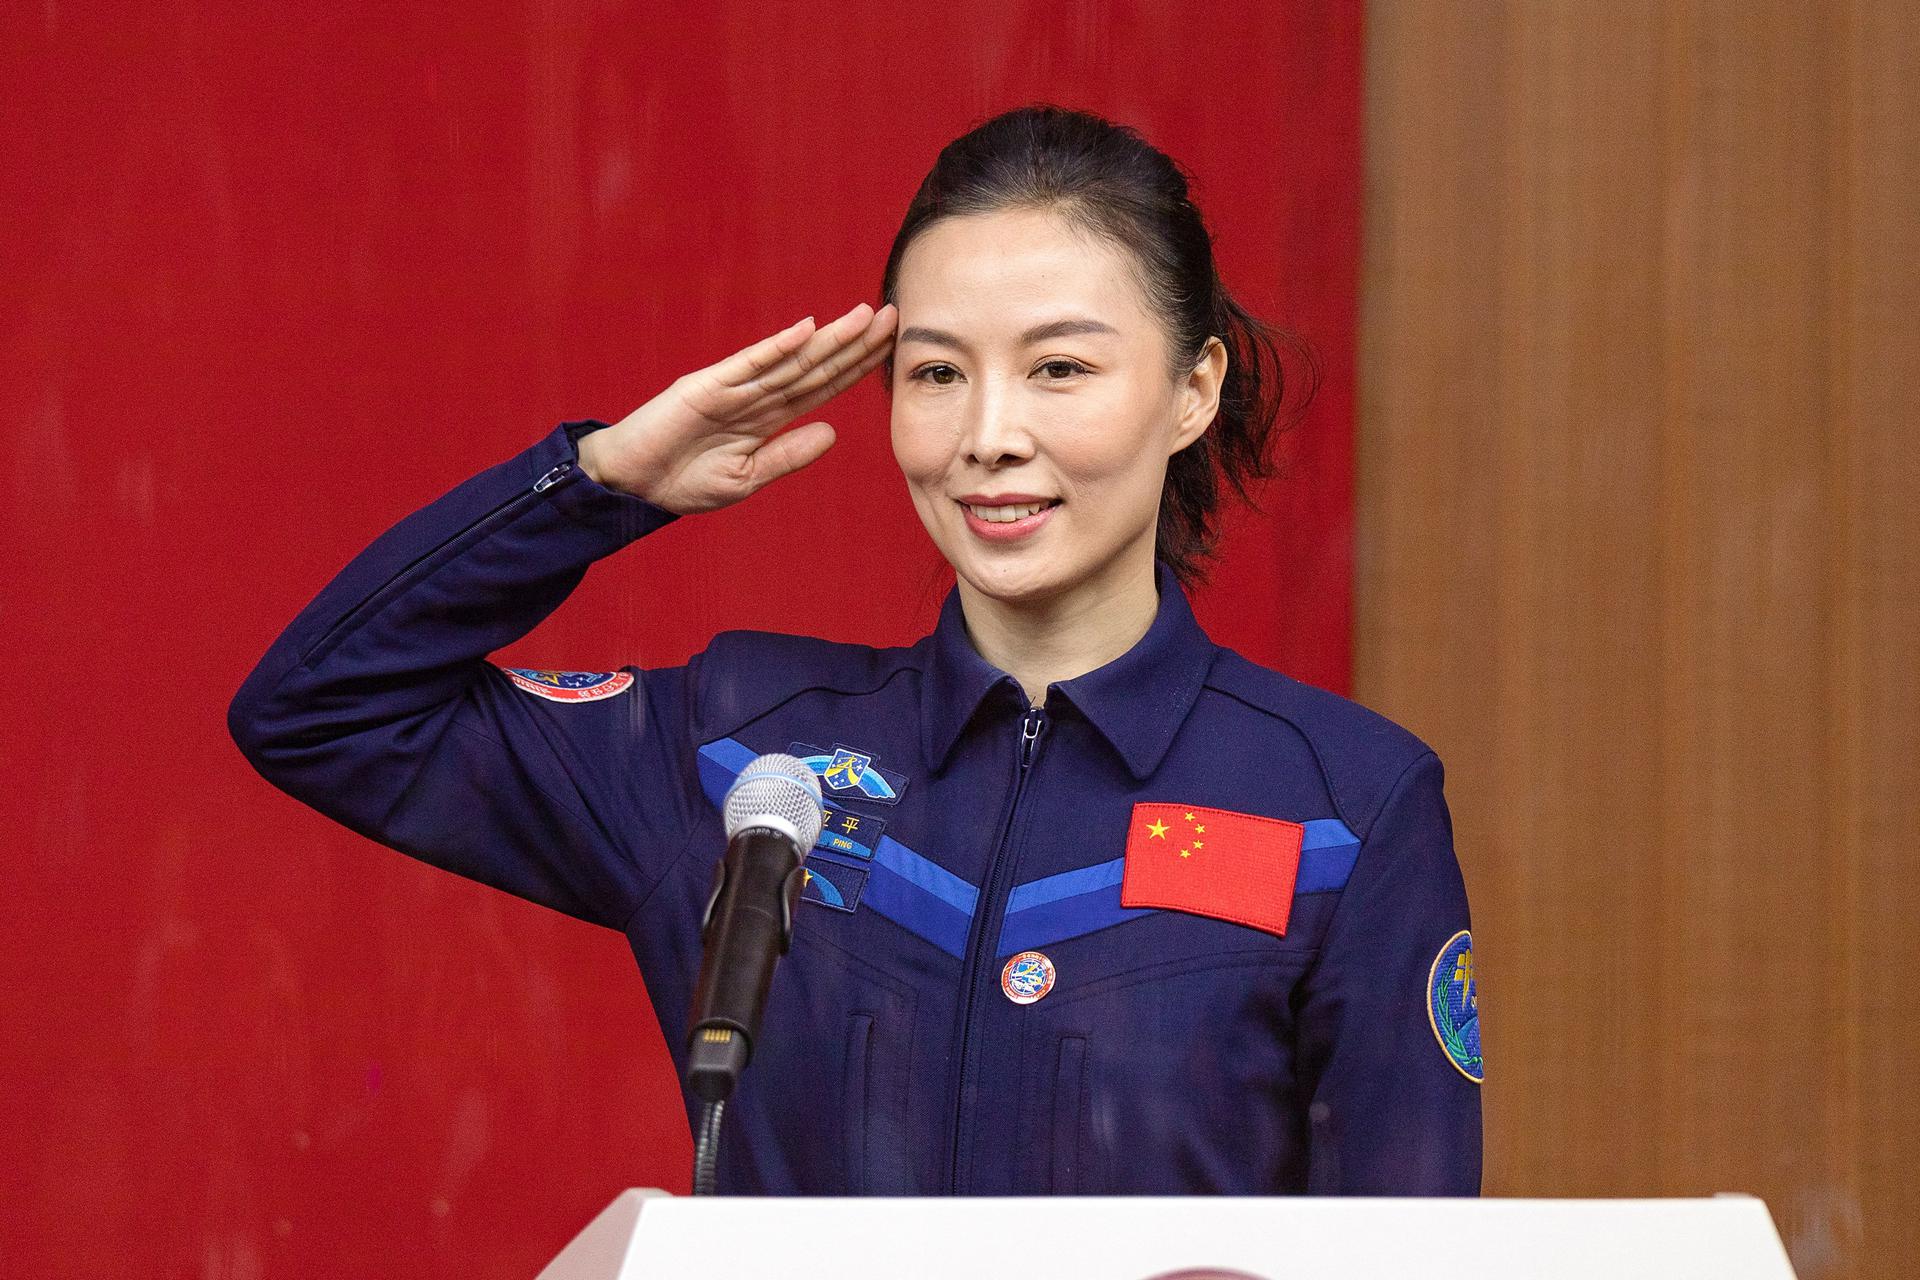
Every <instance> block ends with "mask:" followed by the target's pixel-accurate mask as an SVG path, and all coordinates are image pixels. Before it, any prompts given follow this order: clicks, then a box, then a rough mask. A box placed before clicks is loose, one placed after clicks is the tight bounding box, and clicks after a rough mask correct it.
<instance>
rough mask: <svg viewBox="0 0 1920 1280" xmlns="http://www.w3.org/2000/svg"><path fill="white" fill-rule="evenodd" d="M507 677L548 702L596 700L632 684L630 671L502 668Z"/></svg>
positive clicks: (610, 695) (608, 696) (607, 696)
mask: <svg viewBox="0 0 1920 1280" xmlns="http://www.w3.org/2000/svg"><path fill="white" fill-rule="evenodd" d="M503 669H504V670H505V671H506V673H507V679H509V680H511V681H513V682H514V684H516V685H518V686H519V687H520V688H522V689H525V690H526V691H527V692H528V693H531V694H533V695H534V696H535V697H540V698H546V699H548V700H549V701H551V702H598V701H599V700H600V699H602V698H611V697H612V696H613V695H614V694H616V693H620V692H622V691H624V690H625V689H626V688H627V687H628V686H629V685H631V684H632V683H633V673H632V672H630V671H535V670H533V669H532V668H530V667H506V668H503Z"/></svg>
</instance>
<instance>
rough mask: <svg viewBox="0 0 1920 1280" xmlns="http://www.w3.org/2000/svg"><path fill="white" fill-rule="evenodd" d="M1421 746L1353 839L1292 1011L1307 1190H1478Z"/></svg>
mask: <svg viewBox="0 0 1920 1280" xmlns="http://www.w3.org/2000/svg"><path fill="white" fill-rule="evenodd" d="M1441 783H1442V769H1441V765H1440V760H1439V758H1438V757H1437V756H1435V755H1434V754H1433V753H1432V752H1431V751H1428V752H1425V753H1424V754H1422V755H1421V756H1420V757H1419V758H1418V759H1416V760H1414V761H1413V763H1412V764H1410V765H1409V766H1408V767H1407V769H1406V771H1405V772H1404V773H1403V774H1402V775H1401V776H1400V778H1399V780H1398V781H1397V782H1396V783H1395V784H1394V786H1393V789H1392V791H1391V792H1390V794H1389V795H1388V797H1387V799H1386V802H1385V803H1384V804H1383V805H1382V806H1381V809H1380V813H1379V814H1378V816H1377V817H1376V818H1375V820H1374V822H1373V824H1372V826H1371V827H1370V828H1369V830H1368V832H1367V836H1366V839H1365V840H1364V841H1363V843H1362V845H1361V849H1360V853H1359V856H1358V858H1357V859H1356V861H1355V864H1354V870H1353V874H1352V876H1351V878H1350V879H1349V881H1348V883H1347V887H1346V889H1345V890H1343V892H1342V895H1341V900H1340V902H1339V904H1338V905H1337V906H1336V908H1335V909H1334V913H1333V916H1332V919H1331V920H1330V921H1329V923H1328V926H1327V934H1326V937H1325V939H1324V941H1323V942H1322V945H1321V949H1320V954H1319V956H1318V957H1317V959H1316V960H1315V962H1314V966H1313V968H1312V969H1311V970H1309V972H1308V974H1307V975H1306V977H1305V979H1304V980H1303V984H1302V995H1301V997H1300V1000H1299V1004H1298V1006H1297V1009H1296V1018H1297V1021H1296V1027H1297V1028H1298V1034H1299V1061H1300V1066H1301V1073H1302V1086H1303V1088H1302V1093H1303V1096H1304V1097H1305V1098H1306V1099H1307V1103H1308V1121H1307V1123H1308V1148H1309V1152H1308V1154H1309V1165H1308V1188H1307V1189H1308V1193H1309V1194H1311V1195H1396V1196H1435V1195H1478V1194H1479V1193H1480V1147H1481V1135H1480V1084H1479V1081H1480V1078H1481V1075H1482V1066H1481V1058H1480V1032H1479V1019H1478V1013H1477V1008H1476V1005H1477V1001H1476V995H1475V990H1474V981H1473V950H1472V942H1473V939H1472V934H1471V933H1470V932H1469V928H1470V922H1469V920H1468V915H1467V894H1466V886H1465V884H1464V882H1463V881H1462V879H1461V875H1460V865H1459V862H1458V861H1457V860H1456V859H1455V857H1454V852H1453V826H1452V821H1451V819H1450V818H1449V817H1448V814H1447V806H1446V801H1445V799H1444V798H1443V797H1442V794H1441Z"/></svg>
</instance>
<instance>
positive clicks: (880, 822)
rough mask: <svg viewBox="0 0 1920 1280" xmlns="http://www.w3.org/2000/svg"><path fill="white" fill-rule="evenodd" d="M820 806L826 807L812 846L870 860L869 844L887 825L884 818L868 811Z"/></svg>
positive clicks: (870, 848) (878, 838)
mask: <svg viewBox="0 0 1920 1280" xmlns="http://www.w3.org/2000/svg"><path fill="white" fill-rule="evenodd" d="M822 807H823V808H825V809H826V811H827V820H826V822H825V823H824V824H823V825H822V826H821V828H820V838H819V839H818V840H816V841H814V844H813V847H814V848H816V849H826V850H828V851H830V852H833V853H838V854H842V855H844V856H846V857H849V858H859V859H860V860H861V861H863V862H866V861H871V860H872V858H873V847H874V846H875V845H877V844H879V843H880V833H881V832H882V831H885V830H886V829H887V824H886V821H885V820H884V819H882V818H876V817H874V816H873V815H872V814H870V813H849V812H847V811H846V810H845V809H836V808H834V807H833V806H832V805H824V806H822Z"/></svg>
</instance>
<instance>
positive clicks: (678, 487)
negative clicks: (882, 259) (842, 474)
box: [580, 302, 899, 515]
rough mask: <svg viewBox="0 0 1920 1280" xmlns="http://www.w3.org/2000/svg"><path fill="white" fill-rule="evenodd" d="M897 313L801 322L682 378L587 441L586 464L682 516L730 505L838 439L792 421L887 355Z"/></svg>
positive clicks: (583, 448)
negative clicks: (825, 322)
mask: <svg viewBox="0 0 1920 1280" xmlns="http://www.w3.org/2000/svg"><path fill="white" fill-rule="evenodd" d="M898 315H899V312H898V311H897V310H896V309H895V308H894V306H893V305H892V304H891V303H889V304H888V305H886V306H884V307H882V308H880V310H879V311H877V312H876V311H875V310H874V309H873V308H872V307H870V306H868V305H867V304H866V303H864V302H863V303H861V304H860V305H859V306H857V307H855V308H854V309H853V310H851V311H849V312H847V313H846V314H845V315H843V316H841V317H840V318H839V319H838V320H835V321H833V322H832V323H831V324H829V325H827V326H826V327H825V328H821V329H816V328H815V327H814V324H813V318H812V317H811V316H809V317H808V318H807V319H805V320H802V321H800V322H799V323H798V324H795V325H793V326H791V327H789V328H786V329H783V330H781V331H780V332H779V333H776V334H773V335H772V336H770V337H766V338H762V339H761V340H760V341H758V342H756V343H754V344H753V345H752V346H750V347H747V348H745V349H744V350H741V351H736V352H735V353H734V354H732V355H730V356H728V357H727V358H726V359H724V360H722V361H720V362H719V363H718V364H714V365H709V366H707V367H706V368H704V369H698V370H695V371H694V372H692V373H689V374H685V375H683V376H681V377H680V378H678V379H676V380H675V381H674V383H673V385H672V386H670V387H668V388H667V389H666V390H665V391H662V392H661V393H660V394H659V395H657V396H655V397H654V398H653V399H651V400H649V401H647V402H646V403H645V404H643V405H641V406H640V407H639V408H638V409H635V410H634V411H633V412H632V413H630V414H628V415H627V416H626V417H625V418H622V419H621V420H620V421H619V422H618V423H616V424H614V425H613V426H611V427H607V428H605V429H603V430H600V431H595V432H592V433H590V434H588V435H586V436H583V437H581V439H580V467H581V470H583V471H585V472H586V473H587V475H589V476H591V477H592V478H593V479H594V480H596V481H598V482H599V483H600V484H603V485H606V486H607V487H608V488H613V489H619V490H622V491H624V492H626V493H631V494H633V495H634V496H635V497H639V498H644V499H646V500H647V501H648V502H651V503H653V504H654V505H655V506H657V507H663V508H665V509H666V510H668V511H672V512H675V513H677V514H680V515H687V514H690V513H693V512H696V511H715V510H718V509H719V508H721V507H727V506H732V505H733V504H734V503H736V502H738V501H740V500H741V499H742V498H745V497H748V496H750V495H751V494H752V493H753V492H754V491H755V490H757V489H759V488H761V487H762V486H763V485H766V484H768V483H769V482H771V481H774V480H778V479H779V478H780V477H781V476H784V475H787V474H789V473H791V472H794V471H798V470H799V469H800V468H802V467H804V466H806V465H807V464H808V463H809V462H812V461H814V459H816V458H818V457H819V456H820V455H821V454H823V453H825V452H826V451H827V450H828V449H829V448H831V447H832V446H833V427H832V426H831V425H829V424H827V423H825V422H809V423H806V424H805V425H803V426H798V427H795V428H794V429H793V430H791V431H785V432H781V433H780V434H778V435H775V434H774V433H775V432H776V431H779V429H780V427H781V426H783V425H784V424H786V423H788V422H791V421H793V420H794V419H795V418H797V417H800V416H801V415H802V414H806V413H810V412H812V411H813V410H814V409H816V408H818V407H819V406H820V405H822V404H825V403H826V402H827V401H828V400H831V399H833V397H835V396H837V395H839V394H840V393H841V392H842V391H844V390H846V389H847V388H848V387H850V386H852V385H853V384H854V383H856V382H858V381H859V380H860V379H861V378H862V377H864V376H865V375H866V373H867V371H868V370H870V369H872V368H873V367H874V366H876V365H878V364H879V363H880V362H881V361H882V360H883V359H885V358H886V354H887V351H888V350H889V349H890V348H891V347H892V345H893V327H894V321H895V319H896V318H897V317H898Z"/></svg>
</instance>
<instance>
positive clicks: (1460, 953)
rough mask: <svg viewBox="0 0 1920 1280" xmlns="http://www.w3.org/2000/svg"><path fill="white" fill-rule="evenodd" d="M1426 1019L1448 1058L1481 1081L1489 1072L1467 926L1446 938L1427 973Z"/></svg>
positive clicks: (1464, 1073)
mask: <svg viewBox="0 0 1920 1280" xmlns="http://www.w3.org/2000/svg"><path fill="white" fill-rule="evenodd" d="M1427 1020H1428V1021H1429V1022H1431V1023H1432V1024H1433V1035H1434V1038H1435V1039H1436V1040H1438V1041H1439V1042H1440V1048H1441V1049H1442V1050H1443V1051H1444V1052H1445V1053H1446V1055H1447V1061H1449V1062H1451V1063H1452V1064H1453V1065H1454V1068H1455V1069H1456V1070H1457V1071H1459V1072H1460V1074H1461V1075H1463V1076H1465V1077H1466V1078H1467V1079H1469V1080H1471V1081H1473V1082H1474V1083H1475V1084H1479V1083H1480V1080H1481V1078H1482V1077H1483V1076H1484V1075H1485V1074H1486V1065H1485V1063H1484V1062H1483V1061H1482V1059H1481V1057H1480V997H1479V992H1478V991H1476V990H1475V989H1474V984H1473V935H1472V934H1471V933H1468V932H1467V931H1466V930H1465V929H1462V930H1461V931H1460V932H1458V933H1456V934H1454V935H1453V936H1452V937H1451V938H1448V939H1447V943H1446V945H1445V946H1443V947H1441V948H1440V954H1439V955H1437V956H1435V957H1434V958H1433V968H1432V969H1431V970H1429V971H1428V973H1427Z"/></svg>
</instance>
